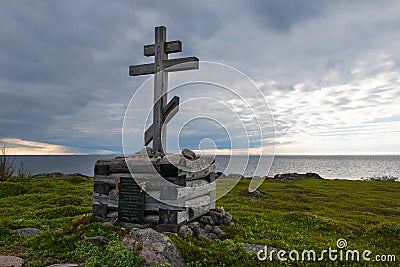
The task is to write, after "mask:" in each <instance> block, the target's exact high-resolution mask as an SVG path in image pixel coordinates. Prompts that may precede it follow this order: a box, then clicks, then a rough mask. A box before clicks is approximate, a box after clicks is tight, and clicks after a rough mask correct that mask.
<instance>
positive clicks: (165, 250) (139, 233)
mask: <svg viewBox="0 0 400 267" xmlns="http://www.w3.org/2000/svg"><path fill="white" fill-rule="evenodd" d="M123 242H124V243H125V245H127V246H128V247H129V248H130V249H134V248H135V247H136V246H137V245H139V244H141V246H142V250H140V252H139V256H141V257H143V258H145V259H146V266H152V265H153V264H169V265H170V266H174V267H175V266H176V267H184V266H186V263H185V261H184V259H183V257H182V255H181V254H180V252H179V250H178V248H177V247H176V246H175V244H174V243H173V242H172V241H171V239H170V238H169V237H168V236H166V235H164V234H162V233H159V232H157V231H155V230H153V229H151V228H146V229H138V228H133V229H132V230H131V231H130V232H129V234H128V235H127V236H126V237H125V238H124V240H123Z"/></svg>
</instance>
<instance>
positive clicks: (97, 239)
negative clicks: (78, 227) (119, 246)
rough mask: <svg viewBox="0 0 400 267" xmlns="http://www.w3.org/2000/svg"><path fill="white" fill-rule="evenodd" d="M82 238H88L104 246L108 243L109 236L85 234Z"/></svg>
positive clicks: (95, 243)
mask: <svg viewBox="0 0 400 267" xmlns="http://www.w3.org/2000/svg"><path fill="white" fill-rule="evenodd" d="M82 239H87V240H89V241H90V243H92V244H93V245H95V246H98V247H102V246H104V245H107V243H108V238H107V237H104V236H86V235H85V234H83V235H82Z"/></svg>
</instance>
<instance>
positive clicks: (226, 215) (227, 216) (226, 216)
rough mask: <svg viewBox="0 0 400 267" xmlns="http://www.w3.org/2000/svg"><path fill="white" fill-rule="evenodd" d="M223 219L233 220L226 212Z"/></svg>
mask: <svg viewBox="0 0 400 267" xmlns="http://www.w3.org/2000/svg"><path fill="white" fill-rule="evenodd" d="M224 217H225V218H227V219H229V220H233V217H232V214H230V213H228V212H226V213H225V216H224Z"/></svg>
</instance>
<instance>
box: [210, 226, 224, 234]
mask: <svg viewBox="0 0 400 267" xmlns="http://www.w3.org/2000/svg"><path fill="white" fill-rule="evenodd" d="M212 232H213V233H214V234H216V235H217V236H223V235H225V232H224V231H223V230H222V229H221V228H219V227H218V226H213V227H212Z"/></svg>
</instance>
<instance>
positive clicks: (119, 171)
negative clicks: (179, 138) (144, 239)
mask: <svg viewBox="0 0 400 267" xmlns="http://www.w3.org/2000/svg"><path fill="white" fill-rule="evenodd" d="M149 162H150V164H149ZM94 172H95V176H94V195H93V215H94V218H95V220H97V221H101V222H111V223H113V224H116V223H119V224H123V222H121V220H119V219H118V214H119V188H118V187H119V184H120V180H121V178H122V177H128V178H132V179H135V181H136V182H137V183H138V184H139V185H140V186H142V187H143V189H145V190H143V191H144V206H143V219H142V221H140V222H139V223H140V224H143V225H146V226H150V227H152V228H156V229H157V230H159V231H169V232H177V231H178V229H179V226H180V225H183V224H185V223H188V222H191V221H194V220H195V219H197V218H199V217H201V216H203V215H205V214H207V213H208V212H209V211H210V209H214V208H215V197H216V191H215V189H216V187H215V163H214V160H213V159H211V158H202V159H197V160H194V161H188V160H187V159H185V158H184V157H183V156H181V155H173V156H166V157H163V158H148V157H147V155H133V156H130V157H117V158H106V159H100V160H98V161H97V162H96V165H95V170H94ZM160 175H161V176H162V177H163V178H164V179H160ZM176 185H178V186H179V187H177V186H176ZM125 223H126V222H125Z"/></svg>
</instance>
